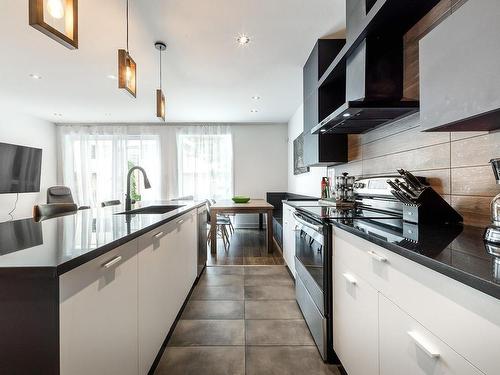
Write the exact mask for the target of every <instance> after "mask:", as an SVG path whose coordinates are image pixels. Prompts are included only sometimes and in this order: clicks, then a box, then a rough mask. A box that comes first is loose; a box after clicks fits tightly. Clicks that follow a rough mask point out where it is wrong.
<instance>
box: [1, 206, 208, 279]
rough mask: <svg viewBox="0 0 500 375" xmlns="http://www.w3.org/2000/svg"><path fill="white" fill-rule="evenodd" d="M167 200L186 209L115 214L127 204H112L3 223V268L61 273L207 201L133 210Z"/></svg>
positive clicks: (6, 269)
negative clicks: (38, 219)
mask: <svg viewBox="0 0 500 375" xmlns="http://www.w3.org/2000/svg"><path fill="white" fill-rule="evenodd" d="M167 204H175V205H180V206H182V207H180V208H178V209H175V210H173V211H170V212H168V213H166V214H141V215H140V214H132V215H117V213H119V212H123V206H111V207H104V208H93V209H89V210H81V211H77V212H76V213H74V214H70V215H66V216H60V217H57V218H52V219H48V220H44V221H41V222H35V221H34V220H33V219H31V218H28V219H19V220H12V221H5V222H0V272H3V273H5V272H20V271H23V270H28V271H35V270H36V271H42V272H48V273H51V274H54V275H61V274H63V273H65V272H68V271H69V270H71V269H73V268H76V267H78V266H80V265H82V264H84V263H86V262H88V261H90V260H92V259H94V258H96V257H98V256H100V255H102V254H104V253H106V252H108V251H110V250H112V249H114V248H116V247H118V246H120V245H123V244H124V243H126V242H129V241H131V240H133V239H134V238H137V237H139V236H141V235H142V234H145V233H147V232H149V231H150V230H153V229H154V228H156V227H158V226H160V225H162V224H165V223H167V222H169V221H171V220H173V219H175V218H177V217H179V216H181V215H183V214H185V213H186V212H188V211H191V210H192V209H195V208H197V207H200V206H202V205H204V204H205V202H204V201H203V202H198V201H175V202H144V203H142V204H140V205H136V206H134V207H133V208H138V207H141V206H152V205H167Z"/></svg>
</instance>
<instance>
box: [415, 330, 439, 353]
mask: <svg viewBox="0 0 500 375" xmlns="http://www.w3.org/2000/svg"><path fill="white" fill-rule="evenodd" d="M408 336H410V337H411V338H412V340H413V341H415V344H417V346H418V347H419V348H420V349H422V350H423V351H424V352H425V354H427V355H428V356H429V357H431V358H435V359H437V358H439V356H440V354H439V352H438V351H437V350H436V349H434V348H433V347H432V346H431V345H429V344H428V343H426V342H425V339H424V338H423V337H422V336H421V335H420V334H419V333H417V332H415V331H409V332H408Z"/></svg>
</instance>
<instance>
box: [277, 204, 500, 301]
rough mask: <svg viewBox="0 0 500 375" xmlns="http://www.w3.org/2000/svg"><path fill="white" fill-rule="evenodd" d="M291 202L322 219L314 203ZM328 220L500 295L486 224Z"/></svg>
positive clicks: (499, 268)
mask: <svg viewBox="0 0 500 375" xmlns="http://www.w3.org/2000/svg"><path fill="white" fill-rule="evenodd" d="M287 204H289V205H291V206H293V207H295V208H297V209H299V210H300V211H302V212H305V213H306V214H308V215H309V216H312V217H315V218H317V219H320V218H319V217H318V215H317V212H315V210H314V209H312V208H310V207H305V206H303V205H302V206H301V205H295V204H294V202H293V201H289V202H287ZM316 211H317V210H316ZM323 221H325V219H323ZM326 221H327V222H329V223H331V224H332V225H334V226H336V227H338V228H340V229H343V230H345V231H347V232H349V233H351V234H354V235H356V236H358V237H361V238H363V239H365V240H367V241H369V242H371V243H374V244H376V245H378V246H381V247H383V248H385V249H387V250H390V251H392V252H394V253H396V254H399V255H401V256H403V257H405V258H408V259H410V260H412V261H415V262H417V263H419V264H421V265H423V266H426V267H428V268H430V269H432V270H434V271H437V272H439V273H441V274H443V275H446V276H448V277H450V278H452V279H455V280H457V281H459V282H461V283H463V284H466V285H468V286H470V287H472V288H474V289H477V290H480V291H482V292H484V293H486V294H489V295H490V296H493V297H496V298H499V299H500V257H497V256H494V255H492V254H491V253H490V252H489V251H488V250H490V251H491V250H492V249H491V248H488V246H487V245H486V244H485V242H484V241H483V234H484V228H478V227H472V226H466V225H442V226H436V225H434V226H426V225H414V224H411V223H405V222H403V220H394V219H377V220H372V219H356V218H336V219H328V220H326ZM398 221H399V223H398ZM498 251H500V249H498ZM498 254H499V255H500V252H499V253H498Z"/></svg>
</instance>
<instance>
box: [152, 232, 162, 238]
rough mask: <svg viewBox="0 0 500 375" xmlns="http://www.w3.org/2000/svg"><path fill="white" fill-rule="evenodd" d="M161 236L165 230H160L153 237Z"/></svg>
mask: <svg viewBox="0 0 500 375" xmlns="http://www.w3.org/2000/svg"><path fill="white" fill-rule="evenodd" d="M161 236H163V232H158V233H156V234H155V235H154V236H153V237H154V238H160V237H161Z"/></svg>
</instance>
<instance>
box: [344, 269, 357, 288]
mask: <svg viewBox="0 0 500 375" xmlns="http://www.w3.org/2000/svg"><path fill="white" fill-rule="evenodd" d="M342 276H344V279H346V280H347V281H349V282H350V283H351V284H352V285H356V284H357V283H358V281H357V280H356V279H355V278H354V276H353V275H351V274H350V273H347V272H346V273H343V274H342Z"/></svg>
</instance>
